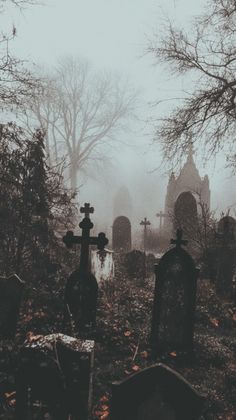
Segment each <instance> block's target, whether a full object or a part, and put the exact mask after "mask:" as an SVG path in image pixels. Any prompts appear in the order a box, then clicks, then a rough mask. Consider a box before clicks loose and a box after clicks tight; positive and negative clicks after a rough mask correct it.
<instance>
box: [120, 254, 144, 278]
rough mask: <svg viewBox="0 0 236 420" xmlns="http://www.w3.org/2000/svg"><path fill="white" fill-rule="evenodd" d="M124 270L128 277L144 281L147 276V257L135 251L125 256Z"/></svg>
mask: <svg viewBox="0 0 236 420" xmlns="http://www.w3.org/2000/svg"><path fill="white" fill-rule="evenodd" d="M124 268H125V271H126V273H127V274H128V276H130V277H133V278H138V279H139V278H140V279H143V277H144V276H145V255H144V253H143V252H141V251H139V250H137V249H134V250H133V251H130V252H128V253H127V254H125V256H124Z"/></svg>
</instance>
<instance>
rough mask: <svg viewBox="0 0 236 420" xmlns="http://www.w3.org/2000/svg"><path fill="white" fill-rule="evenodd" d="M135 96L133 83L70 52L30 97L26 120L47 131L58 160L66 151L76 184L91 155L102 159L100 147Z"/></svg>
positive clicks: (118, 127)
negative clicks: (93, 65) (113, 75)
mask: <svg viewBox="0 0 236 420" xmlns="http://www.w3.org/2000/svg"><path fill="white" fill-rule="evenodd" d="M135 97H136V93H135V92H131V90H130V88H129V86H128V83H126V84H124V83H122V82H121V81H120V80H119V79H118V78H117V79H115V78H114V77H112V76H111V75H110V74H107V73H102V72H100V73H98V72H95V71H94V70H93V69H92V68H91V67H90V66H89V64H88V63H87V62H84V61H81V60H79V59H74V58H72V57H68V58H64V59H62V60H61V61H59V63H58V65H57V67H56V70H55V74H53V76H52V77H49V78H48V79H47V78H46V79H45V87H44V90H43V92H41V94H37V95H35V96H34V98H32V100H30V101H28V104H27V106H28V110H27V106H26V110H25V112H24V114H25V116H24V119H25V118H26V119H27V124H28V127H29V128H31V127H32V122H33V125H36V126H39V127H41V128H43V129H45V130H46V131H47V145H48V151H49V149H50V150H51V156H53V157H54V158H56V159H57V158H58V157H59V156H61V155H62V154H66V158H67V162H68V164H69V170H70V180H71V187H72V188H73V189H76V187H77V176H78V172H79V171H82V170H85V169H86V167H87V165H88V164H89V163H90V161H91V160H92V161H93V162H94V161H97V160H99V159H102V158H103V157H102V155H101V154H100V151H101V148H100V146H102V145H107V146H109V144H110V141H111V140H112V139H114V138H115V136H117V135H118V133H119V132H120V131H121V130H122V129H123V128H124V123H125V122H126V121H127V119H128V117H130V115H131V114H132V112H133V110H134V102H135Z"/></svg>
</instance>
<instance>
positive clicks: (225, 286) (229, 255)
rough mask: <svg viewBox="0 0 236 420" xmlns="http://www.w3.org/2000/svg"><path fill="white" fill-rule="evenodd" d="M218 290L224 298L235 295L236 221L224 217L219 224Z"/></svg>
mask: <svg viewBox="0 0 236 420" xmlns="http://www.w3.org/2000/svg"><path fill="white" fill-rule="evenodd" d="M216 238H217V261H216V290H217V293H218V294H220V295H221V296H224V297H229V298H230V297H232V296H233V294H234V287H235V286H234V274H235V270H236V220H235V219H234V218H233V217H231V216H224V217H223V218H222V219H221V220H220V221H219V223H218V232H217V234H216Z"/></svg>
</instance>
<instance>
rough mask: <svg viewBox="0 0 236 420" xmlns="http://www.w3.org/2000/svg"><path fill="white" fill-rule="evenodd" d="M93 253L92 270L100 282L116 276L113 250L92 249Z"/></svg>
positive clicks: (110, 279) (108, 280)
mask: <svg viewBox="0 0 236 420" xmlns="http://www.w3.org/2000/svg"><path fill="white" fill-rule="evenodd" d="M91 254H92V255H91V272H92V274H94V275H95V277H96V279H97V282H98V284H100V283H106V282H110V281H112V280H113V277H114V260H113V251H110V250H109V249H104V250H103V251H99V250H98V251H92V253H91Z"/></svg>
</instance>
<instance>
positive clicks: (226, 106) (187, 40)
mask: <svg viewBox="0 0 236 420" xmlns="http://www.w3.org/2000/svg"><path fill="white" fill-rule="evenodd" d="M148 50H149V52H151V53H152V54H154V55H155V57H156V58H157V59H158V60H161V61H162V62H164V63H167V64H168V65H169V64H170V66H171V68H172V70H173V72H174V73H175V74H176V73H177V74H179V75H185V74H190V75H191V77H192V78H193V79H194V81H195V85H194V86H195V87H194V88H193V90H192V92H190V93H188V94H186V95H185V98H184V100H183V101H182V102H181V104H180V105H179V106H177V107H176V108H175V109H174V110H173V112H172V113H170V115H169V116H167V117H166V118H164V119H162V120H161V121H159V123H158V124H157V130H156V139H160V140H161V143H162V146H163V150H164V153H165V156H166V157H167V158H169V159H174V160H175V161H176V158H179V157H180V156H181V155H182V154H183V153H185V151H186V147H187V145H188V143H189V138H190V137H191V141H192V142H196V141H198V142H199V143H201V145H202V147H203V150H204V151H205V156H211V155H214V154H215V153H217V151H219V150H220V149H222V148H224V149H225V150H226V152H227V153H229V154H230V155H231V156H232V155H233V154H234V147H235V130H236V102H235V100H236V2H235V0H210V2H209V3H208V12H207V13H206V14H205V15H202V16H200V17H198V18H197V19H196V20H195V21H194V24H193V25H192V27H191V33H186V32H185V31H184V30H183V29H179V28H178V29H177V28H175V27H174V26H173V25H172V24H171V23H168V28H167V33H166V34H165V38H164V39H161V40H160V39H158V37H157V36H155V37H154V39H153V41H152V42H150V44H149V46H148Z"/></svg>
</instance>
